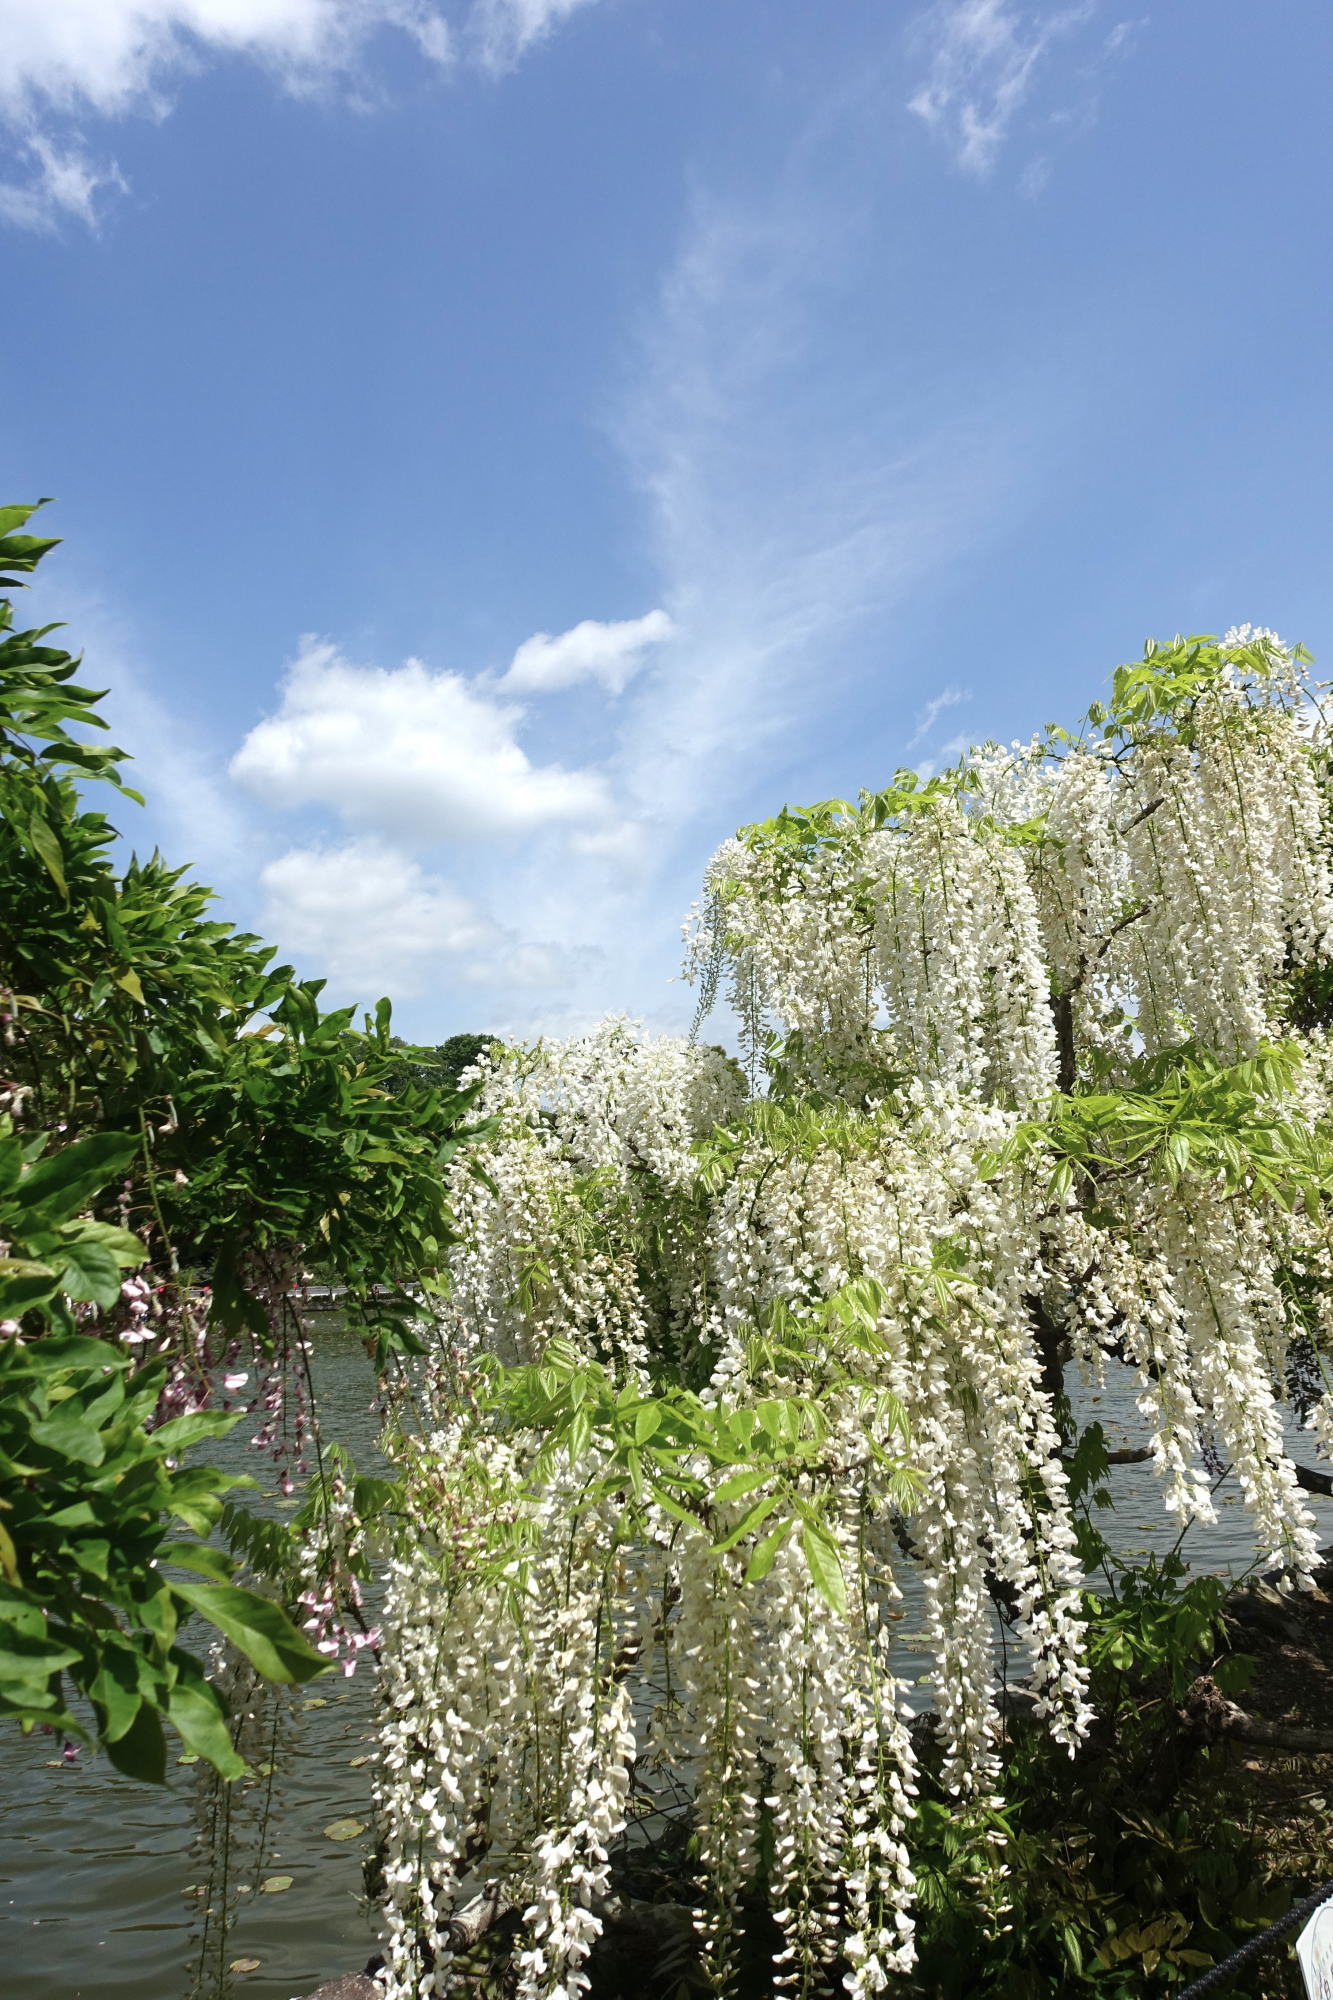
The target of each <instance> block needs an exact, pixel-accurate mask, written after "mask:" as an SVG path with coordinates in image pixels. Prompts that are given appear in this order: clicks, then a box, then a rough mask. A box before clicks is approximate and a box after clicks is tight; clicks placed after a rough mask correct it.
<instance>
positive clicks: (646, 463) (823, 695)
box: [614, 107, 1018, 894]
mask: <svg viewBox="0 0 1333 2000" xmlns="http://www.w3.org/2000/svg"><path fill="white" fill-rule="evenodd" d="M877 108H878V107H877ZM860 227H861V219H860V217H859V216H858V215H857V213H856V212H855V209H854V207H853V206H852V205H850V204H848V203H847V201H846V198H845V189H844V188H843V187H842V186H839V188H838V189H837V191H836V194H827V195H826V194H825V192H824V190H823V189H822V188H818V187H817V188H815V189H814V190H813V191H807V190H803V189H801V187H800V186H799V184H798V185H797V186H796V187H795V188H793V187H792V186H791V185H790V184H788V185H786V186H784V187H782V189H781V190H780V192H779V193H778V195H777V196H776V197H775V198H774V199H773V201H772V202H771V203H768V204H760V205H757V206H756V207H754V208H752V209H750V210H746V209H744V208H741V207H739V206H735V205H723V204H711V205H704V204H700V206H699V207H698V209H697V210H696V213H695V215H694V216H693V218H692V225H691V227H690V229H689V232H688V234H687V237H686V240H685V242H684V244H683V245H682V249H681V252H680V255H679V257H678V258H677V260H676V263H675V266H674V268H673V269H672V270H671V272H670V273H669V275H668V277H667V280H666V282H665V284H664V286H663V288H662V293H661V297H660V301H659V310H658V313H657V317H656V319H655V321H654V323H653V324H652V326H651V328H650V330H649V332H648V336H647V341H646V354H645V367H644V371H643V376H642V379H641V381H640V384H639V386H638V389H637V393H636V394H635V396H634V398H633V400H632V402H631V404H630V406H629V408H628V410H627V412H626V416H625V421H624V425H623V441H624V444H625V448H626V450H627V452H628V453H629V455H630V457H631V461H632V464H633V466H634V469H635V471H636V472H637V474H638V476H639V479H640V481H641V483H642V486H643V488H644V490H645V491H646V493H647V495H648V498H649V501H650V505H651V508H652V513H653V520H654V527H655V537H656V552H657V555H658V558H659V563H660V568H661V572H662V576H663V580H664V589H663V596H664V599H665V601H666V602H667V603H668V604H670V606H671V610H672V616H673V618H674V621H675V624H676V627H677V632H676V637H675V641H674V643H673V645H672V648H671V652H670V655H669V657H668V658H667V659H665V660H664V663H663V666H662V669H661V671H660V672H658V673H655V674H654V675H653V676H652V677H651V679H650V680H645V682H644V683H643V684H642V685H641V686H640V687H639V688H636V689H633V690H631V692H630V694H629V695H628V696H627V698H626V705H625V714H624V720H623V723H622V726H621V750H620V754H619V757H618V758H617V759H616V760H614V765H615V768H616V769H617V771H618V775H619V778H620V782H621V785H622V787H623V790H624V792H625V794H626V796H627V797H629V798H630V799H631V800H632V801H633V802H634V806H635V810H636V811H637V812H638V813H639V814H640V815H641V816H644V817H649V818H655V819H657V820H658V821H660V822H665V823H666V824H667V825H668V826H670V827H671V828H673V829H676V830H677V831H676V832H675V833H674V834H673V844H675V845H676V846H677V847H679V844H680V839H681V835H682V833H684V831H685V829H686V828H687V826H688V825H689V822H690V821H691V820H693V819H695V817H696V815H699V814H700V813H705V814H707V815H708V819H709V823H710V827H712V828H715V827H717V824H718V817H719V816H722V815H727V814H730V813H731V812H732V811H733V810H737V809H739V810H741V811H742V812H744V810H745V809H746V807H747V806H750V805H751V804H752V803H753V805H754V806H756V807H757V806H758V804H759V802H758V801H757V800H755V799H754V794H753V791H752V786H753V784H754V780H755V776H756V773H757V772H759V771H762V770H767V771H768V772H769V773H770V774H772V775H770V777H769V779H768V783H770V784H772V785H775V786H781V785H783V784H785V783H786V781H787V780H786V775H785V773H786V770H788V769H790V768H791V767H792V766H793V765H797V766H799V765H801V764H802V763H804V761H805V756H806V753H807V752H808V751H809V749H810V748H811V747H813V745H814V744H815V742H817V740H818V739H819V737H820V735H821V728H820V718H821V717H827V716H829V715H830V714H831V713H832V714H836V712H837V708H838V705H839V703H840V702H841V701H843V700H850V701H852V702H855V701H857V700H863V699H864V695H865V689H864V688H858V687H857V686H856V681H855V675H856V666H855V664H854V662H855V657H856V655H855V648H856V644H857V641H858V639H859V638H860V637H862V636H863V635H864V633H865V632H866V631H867V630H868V629H869V627H870V625H871V623H872V621H873V620H875V619H876V618H882V617H883V616H884V615H885V613H886V612H887V611H888V609H889V607H891V606H892V605H894V604H895V603H897V602H900V601H901V600H902V599H903V598H904V597H905V596H906V595H907V594H908V593H909V592H910V591H911V590H912V589H914V588H915V587H916V586H917V585H918V584H919V582H920V581H921V579H922V578H923V577H924V576H925V575H927V574H929V573H931V572H932V571H933V570H935V569H936V568H937V567H938V566H939V565H940V564H942V563H944V562H947V561H949V560H952V559H953V558H954V557H955V556H956V553H957V551H958V549H959V547H960V546H964V547H965V546H967V545H968V543H969V542H970V541H971V539H972V538H973V536H974V535H975V533H976V532H977V530H978V527H979V526H981V525H982V524H983V523H986V522H988V521H989V520H990V519H991V518H992V516H993V514H994V511H995V509H996V505H997V502H998V499H999V496H1000V494H1001V493H1003V492H1006V491H1007V492H1009V494H1010V495H1011V496H1012V490H1013V484H1014V479H1015V475H1016V472H1017V471H1018V467H1017V461H1016V457H1015V454H1014V453H1013V451H1012V449H1011V437H1010V431H1011V423H1010V419H1009V416H1008V413H1007V411H1006V409H1005V407H1004V405H1005V401H1006V399H1007V395H1008V393H1009V391H1008V386H1007V385H1006V384H1003V383H1002V382H1001V381H1000V380H999V379H998V376H997V378H996V379H995V380H993V381H992V383H991V384H990V386H989V388H988V390H987V392H986V399H985V401H983V400H982V399H981V398H979V397H978V395H977V393H976V391H975V390H974V389H973V388H972V387H970V386H964V387H963V389H962V391H961V393H960V395H959V396H958V397H957V398H956V400H955V404H954V411H953V414H952V415H950V416H948V417H937V416H925V417H923V416H922V414H921V412H920V406H919V405H918V404H915V403H914V401H913V398H912V396H911V394H910V392H905V391H904V387H903V384H902V382H901V381H900V380H896V379H895V378H894V376H893V374H892V372H891V371H890V370H889V369H888V368H886V369H885V370H884V372H883V374H882V375H881V374H880V373H879V372H878V371H876V370H875V369H874V368H873V366H872V367H871V368H870V369H867V368H866V365H865V362H864V360H863V359H862V358H861V357H860V356H858V357H857V359H856V361H855V363H854V364H853V365H855V366H856V367H857V368H858V369H859V371H860V372H859V375H858V377H857V379H856V380H855V383H854V385H852V386H850V388H849V384H848V381H847V379H846V378H845V376H844V374H843V371H842V366H841V363H842V352H841V349H840V344H839V340H838V334H837V328H836V323H835V324H833V325H830V321H829V317H828V315H827V313H826V312H825V311H824V310H823V309H824V308H825V306H826V303H827V294H829V293H832V294H833V295H834V296H837V297H841V296H842V287H844V286H845V284H846V282H847V273H848V271H849V270H850V269H853V268H854V267H855V264H856V260H857V258H858V257H859V255H860V254H861V252H862V249H863V243H862V239H861V236H860V233H859V232H860ZM812 352H817V353H818V354H819V355H820V356H821V363H820V366H819V367H818V368H812V367H811V365H810V357H811V353H812ZM935 406H936V408H938V399H935ZM871 412H873V415H872V414H869V413H871ZM775 767H776V769H775ZM778 771H781V772H782V773H783V775H777V772H778ZM714 837H715V836H714ZM691 838H692V839H693V840H695V841H698V840H699V839H700V838H701V836H700V835H699V834H698V833H695V834H694V835H692V836H691ZM702 838H704V839H706V838H708V835H703V836H702ZM690 893H691V894H692V893H693V891H692V890H691V891H690Z"/></svg>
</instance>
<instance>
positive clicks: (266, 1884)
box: [259, 1875, 295, 1896]
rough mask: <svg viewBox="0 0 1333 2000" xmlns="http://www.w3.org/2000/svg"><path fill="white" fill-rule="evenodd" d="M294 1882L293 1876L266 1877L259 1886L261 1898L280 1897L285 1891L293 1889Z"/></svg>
mask: <svg viewBox="0 0 1333 2000" xmlns="http://www.w3.org/2000/svg"><path fill="white" fill-rule="evenodd" d="M294 1880H295V1877H294V1876H291V1875H266V1876H265V1877H264V1880H263V1881H262V1882H261V1883H260V1885H259V1893H260V1895H261V1896H280V1895H281V1894H282V1892H283V1890H284V1889H290V1888H291V1886H292V1883H293V1881H294Z"/></svg>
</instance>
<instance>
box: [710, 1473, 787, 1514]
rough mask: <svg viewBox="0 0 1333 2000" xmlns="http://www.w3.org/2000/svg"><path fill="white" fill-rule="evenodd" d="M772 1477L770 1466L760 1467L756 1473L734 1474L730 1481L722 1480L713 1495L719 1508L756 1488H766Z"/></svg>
mask: <svg viewBox="0 0 1333 2000" xmlns="http://www.w3.org/2000/svg"><path fill="white" fill-rule="evenodd" d="M772 1477H773V1467H772V1466H771V1465H766V1466H760V1468H759V1469H758V1471H756V1472H735V1473H733V1474H732V1476H731V1478H730V1479H724V1480H723V1481H722V1484H721V1485H720V1486H719V1487H718V1489H717V1491H716V1493H715V1494H714V1495H713V1498H714V1500H715V1501H716V1502H717V1503H718V1505H719V1506H725V1505H726V1503H727V1502H728V1501H729V1500H739V1499H740V1498H741V1496H742V1495H743V1494H746V1493H753V1492H754V1490H755V1488H756V1487H757V1486H766V1485H767V1484H768V1482H769V1481H770V1480H771V1479H772Z"/></svg>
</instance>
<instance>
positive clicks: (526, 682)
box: [500, 611, 675, 694]
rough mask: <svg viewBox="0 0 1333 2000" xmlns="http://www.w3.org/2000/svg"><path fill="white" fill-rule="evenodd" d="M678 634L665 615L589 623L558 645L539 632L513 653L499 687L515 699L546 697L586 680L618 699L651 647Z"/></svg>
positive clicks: (557, 640) (563, 636) (566, 635)
mask: <svg viewBox="0 0 1333 2000" xmlns="http://www.w3.org/2000/svg"><path fill="white" fill-rule="evenodd" d="M674 631H675V627H674V625H673V624H672V623H671V620H670V619H669V618H668V617H667V614H666V612H665V611H650V612H649V613H648V614H647V616H646V617H644V618H621V619H617V620H613V621H610V622H608V623H605V624H603V623H599V621H598V620H597V619H595V618H585V619H584V620H583V622H582V624H580V625H575V626H574V628H573V630H572V631H569V632H562V633H561V634H560V635H559V637H558V638H554V639H553V638H552V637H551V635H550V633H549V632H535V633H534V634H533V636H532V637H531V638H530V639H525V640H524V641H523V644H522V645H521V646H520V647H519V649H518V651H517V652H516V653H515V655H514V657H513V660H512V661H511V663H510V667H509V671H508V673H506V674H505V675H504V677H503V679H502V680H501V682H500V686H501V687H502V688H508V689H511V690H512V691H513V692H514V693H515V694H547V693H550V692H551V691H552V690H553V689H556V688H566V687H572V686H573V685H574V683H575V682H576V681H585V680H586V681H600V682H601V684H602V686H603V687H604V688H605V689H606V691H607V693H608V694H620V693H621V691H622V690H623V689H624V687H625V685H626V683H627V682H628V681H629V680H630V678H631V676H632V675H634V674H636V673H637V672H638V670H639V668H640V667H641V666H642V665H643V656H644V653H645V652H646V651H647V649H648V647H650V646H660V645H661V643H662V641H663V640H664V639H669V638H671V637H672V635H673V633H674Z"/></svg>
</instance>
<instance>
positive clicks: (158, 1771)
mask: <svg viewBox="0 0 1333 2000" xmlns="http://www.w3.org/2000/svg"><path fill="white" fill-rule="evenodd" d="M106 1754H107V1756H108V1757H109V1758H110V1759H111V1761H112V1763H113V1764H114V1765H115V1767H116V1769H117V1770H118V1771H121V1772H123V1773H124V1775H125V1776H126V1777H127V1778H139V1779H141V1780H142V1781H143V1782H144V1783H145V1784H149V1785H160V1784H162V1783H164V1782H165V1779H166V1775H167V1740H166V1738H165V1736H164V1735H163V1734H162V1718H161V1716H160V1715H159V1714H158V1712H157V1710H156V1709H155V1708H150V1707H149V1705H148V1704H147V1702H144V1703H143V1704H142V1705H141V1706H140V1708H139V1712H138V1714H137V1715H136V1716H135V1718H134V1721H133V1723H132V1724H131V1726H130V1727H129V1728H128V1729H127V1730H126V1731H125V1734H124V1735H123V1736H119V1737H117V1739H116V1741H115V1742H114V1743H108V1744H107V1746H106Z"/></svg>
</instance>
